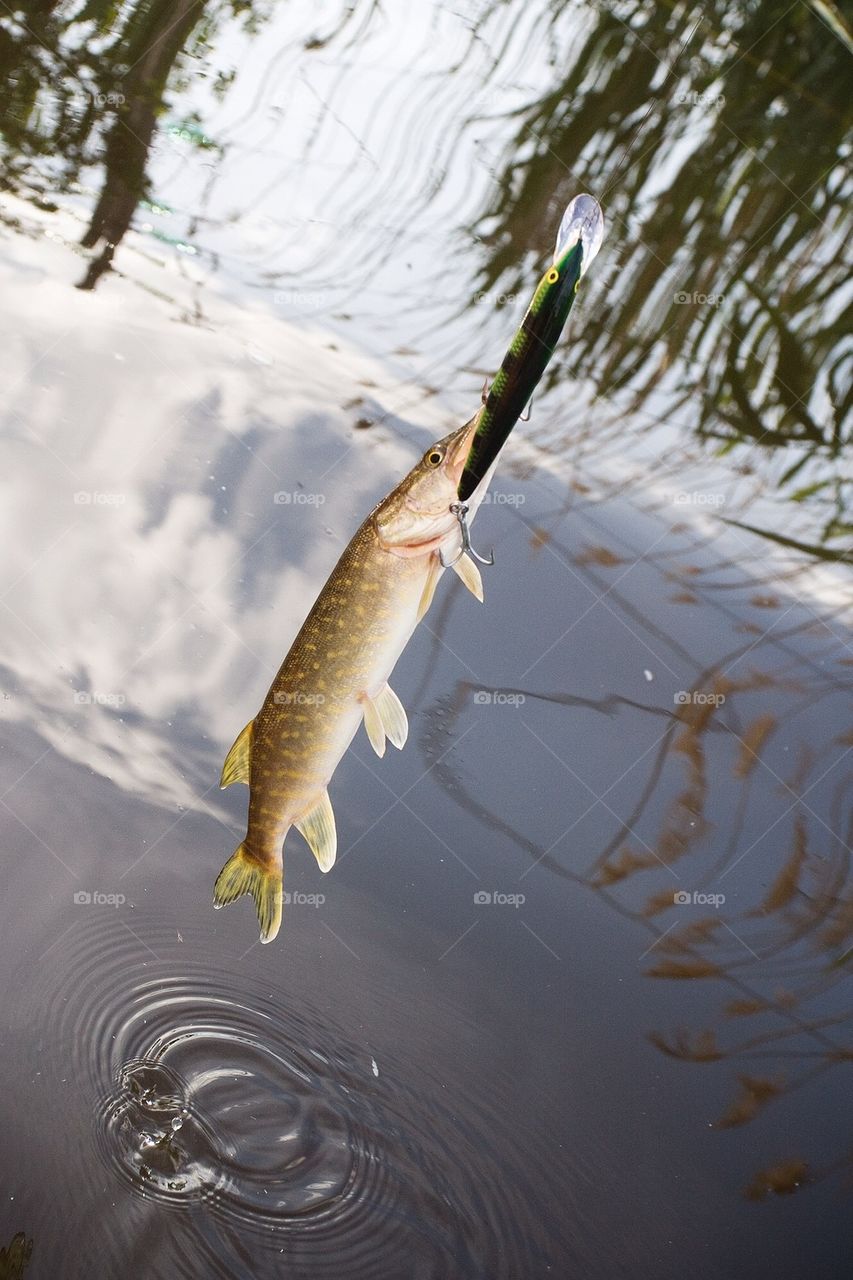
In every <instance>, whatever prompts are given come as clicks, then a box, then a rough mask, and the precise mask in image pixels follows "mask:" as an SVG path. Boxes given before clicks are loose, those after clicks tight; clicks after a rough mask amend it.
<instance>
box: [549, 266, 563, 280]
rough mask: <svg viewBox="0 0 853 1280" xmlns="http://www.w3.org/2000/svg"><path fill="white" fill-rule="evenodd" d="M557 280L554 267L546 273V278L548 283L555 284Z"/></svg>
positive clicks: (557, 273) (557, 276) (557, 274)
mask: <svg viewBox="0 0 853 1280" xmlns="http://www.w3.org/2000/svg"><path fill="white" fill-rule="evenodd" d="M559 278H560V273H559V271H558V270H557V268H556V267H552V268H551V270H550V271H549V272H548V276H547V279H548V283H549V284H556V283H557V281H558V280H559Z"/></svg>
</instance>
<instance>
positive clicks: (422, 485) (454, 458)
mask: <svg viewBox="0 0 853 1280" xmlns="http://www.w3.org/2000/svg"><path fill="white" fill-rule="evenodd" d="M476 429H477V418H476V417H474V418H472V419H471V421H470V422H466V424H465V426H464V427H457V429H456V430H455V431H451V433H450V435H448V436H445V437H444V438H443V439H442V440H437V441H436V442H435V444H433V445H430V447H429V448H428V449H427V451H426V453H425V454H424V455H423V457H422V458H421V459H420V461H419V462H417V463H416V464H415V466H414V467H413V468H412V470H411V471H410V472H409V474H408V475H407V476H406V477H405V479H404V480H402V481H401V482H400V484H398V485H397V488H396V489H394V491H393V492H392V493H390V494H389V495H388V497H387V498H386V499H385V501H384V502H383V503H381V504H380V506H379V507H378V508H377V510H376V514H375V516H374V523H375V526H376V532H377V534H378V537H379V542H380V544H381V545H382V546H383V547H384V548H385V549H386V550H388V551H393V552H395V553H396V554H397V555H421V554H425V553H427V552H429V551H434V550H436V549H437V548H438V547H439V546H440V545H441V544H442V542H443V541H444V540H445V538H447V536H448V535H449V534H452V533H454V532H455V531H456V530H458V527H459V525H458V520H457V517H456V515H455V514H454V513H453V512H452V511H451V510H450V508H451V505H452V504H453V503H455V502H457V501H458V498H457V490H458V488H459V481H460V479H461V476H462V471H463V469H464V467H465V462H466V460H467V458H468V454H469V453H470V451H471V445H472V443H473V440H474V432H475V431H476Z"/></svg>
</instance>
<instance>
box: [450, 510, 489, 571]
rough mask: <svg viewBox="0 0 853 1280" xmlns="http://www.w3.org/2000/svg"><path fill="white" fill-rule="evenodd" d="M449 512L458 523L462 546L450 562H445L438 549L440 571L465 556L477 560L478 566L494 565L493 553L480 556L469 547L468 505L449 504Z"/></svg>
mask: <svg viewBox="0 0 853 1280" xmlns="http://www.w3.org/2000/svg"><path fill="white" fill-rule="evenodd" d="M450 510H451V511H452V512H453V514H454V515H455V516H456V519H457V520H458V521H459V532H460V533H461V535H462V546H461V547H460V548H459V551H458V553H457V554H456V555H455V556H454V557H453V559H452V560H445V558H444V552H443V551H442V550H440V549H439V552H438V558H439V561H440V562H441V567H442V569H451V568H452V567H453V565H455V564H456V562H457V560H461V559H462V557H463V556H464V555H465V554H466V552H467V554H468V555H469V556H473V557H474V559H475V560H479V561H480V564H494V563H495V553H494V551H493V550H492V551H490V552H489V554H488V556H481V555H479V554H478V552H476V551H475V550H474V548H473V547H472V546H471V530H470V529H469V528H468V504H467V502H451V504H450Z"/></svg>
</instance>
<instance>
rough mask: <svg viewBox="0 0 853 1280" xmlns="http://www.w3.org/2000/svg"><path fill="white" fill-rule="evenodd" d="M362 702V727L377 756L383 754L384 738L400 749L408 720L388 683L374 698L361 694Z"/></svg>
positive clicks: (403, 743)
mask: <svg viewBox="0 0 853 1280" xmlns="http://www.w3.org/2000/svg"><path fill="white" fill-rule="evenodd" d="M361 697H362V702H363V703H364V727H365V729H366V730H367V736H368V738H369V739H370V745H371V746H372V747H373V750H374V751H375V752H376V754H377V755H378V756H384V755H385V739H386V738H387V739H388V740H389V742H392V743H393V744H394V746H395V747H397V748H398V749H401V748H402V747H404V746H405V743H406V738H407V737H408V736H409V721H408V719H407V718H406V712H405V711H404V709H403V704H402V702H401V701H400V699H399V698H398V697H397V695H396V693H395V692H394V690H393V689H392V688H391V686H390V685H388V684H386V685H385V686H384V687H383V688H382V689H380V691H379V693H377V695H376V697H375V698H371V697H370V695H369V694H367V693H363V694H362V695H361Z"/></svg>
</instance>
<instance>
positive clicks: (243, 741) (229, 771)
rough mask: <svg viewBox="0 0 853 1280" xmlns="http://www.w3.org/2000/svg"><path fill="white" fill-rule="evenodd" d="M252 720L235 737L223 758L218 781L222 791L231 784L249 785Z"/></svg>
mask: <svg viewBox="0 0 853 1280" xmlns="http://www.w3.org/2000/svg"><path fill="white" fill-rule="evenodd" d="M254 723H255V722H254V720H250V721H249V723H248V724H247V725H246V727H245V729H243V730H241V732H240V733H239V734H238V735H237V737H236V739H235V741H234V745H233V746H232V748H231V750H230V751H229V752H228V755H227V756H226V757H225V763H224V765H223V766H222V777H221V778H220V779H219V785H220V787H222V788H223V789H224V788H225V787H230V786H231V783H232V782H245V783H246V785H247V786H248V783H249V764H250V761H251V757H252V727H253V725H254Z"/></svg>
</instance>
